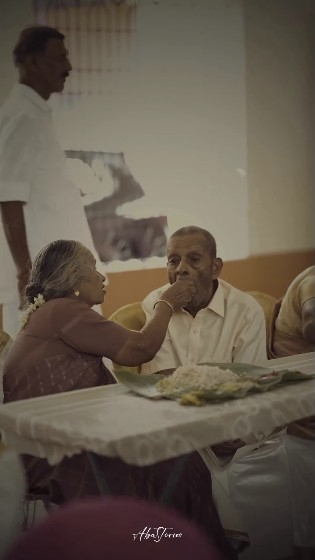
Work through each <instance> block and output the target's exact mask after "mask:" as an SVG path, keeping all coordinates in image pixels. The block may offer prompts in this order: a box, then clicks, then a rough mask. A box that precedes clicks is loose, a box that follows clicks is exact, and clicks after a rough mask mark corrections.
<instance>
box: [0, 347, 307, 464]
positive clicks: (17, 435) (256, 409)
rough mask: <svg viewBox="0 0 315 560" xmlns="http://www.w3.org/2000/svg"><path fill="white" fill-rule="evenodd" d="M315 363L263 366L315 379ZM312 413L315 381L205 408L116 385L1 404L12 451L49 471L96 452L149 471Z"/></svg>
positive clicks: (0, 419)
mask: <svg viewBox="0 0 315 560" xmlns="http://www.w3.org/2000/svg"><path fill="white" fill-rule="evenodd" d="M314 359H315V353H309V354H301V355H299V356H291V357H289V358H281V359H279V360H269V361H268V362H265V363H264V364H260V365H265V366H269V367H273V368H274V369H299V370H300V371H303V372H306V373H314V372H315V361H314ZM312 414H315V401H314V381H313V380H310V381H304V382H301V383H294V384H292V385H288V386H286V387H281V388H278V389H275V390H273V391H270V392H267V393H264V394H256V395H252V396H248V397H245V398H243V399H237V400H230V401H226V402H223V403H222V404H207V405H205V406H203V407H200V408H199V407H184V406H182V405H180V404H179V403H178V402H175V401H170V400H160V401H151V400H149V399H146V398H143V397H140V396H137V395H135V394H133V393H131V392H130V391H129V390H128V389H127V388H126V387H124V386H123V385H111V386H105V387H96V388H91V389H85V390H81V391H72V392H69V393H61V394H56V395H49V396H47V397H39V398H36V399H28V400H23V401H18V402H14V403H8V404H5V405H2V406H0V429H1V431H2V434H3V437H4V441H5V442H6V444H7V446H8V447H12V448H14V449H15V450H17V451H19V452H20V453H30V454H32V455H35V456H38V457H45V458H47V459H48V461H49V462H50V464H55V463H57V462H59V461H60V460H61V459H62V458H63V457H64V456H71V455H73V454H75V453H80V452H81V451H94V452H95V453H98V454H101V455H107V456H109V457H120V458H121V459H123V460H124V461H125V462H126V463H130V464H136V465H140V466H144V465H150V464H153V463H156V462H158V461H161V460H163V459H169V458H172V457H176V456H178V455H182V454H184V453H188V452H190V451H194V450H196V449H201V448H203V447H205V446H207V445H211V444H215V443H219V442H222V441H226V440H229V439H236V438H241V439H243V440H245V441H249V440H250V439H251V436H252V435H253V434H255V436H256V437H257V436H258V437H259V436H261V437H264V436H266V435H267V434H269V433H270V432H271V431H272V430H273V429H274V428H276V427H278V426H281V425H283V424H287V423H288V422H292V421H294V420H298V419H300V418H303V417H305V416H310V415H312Z"/></svg>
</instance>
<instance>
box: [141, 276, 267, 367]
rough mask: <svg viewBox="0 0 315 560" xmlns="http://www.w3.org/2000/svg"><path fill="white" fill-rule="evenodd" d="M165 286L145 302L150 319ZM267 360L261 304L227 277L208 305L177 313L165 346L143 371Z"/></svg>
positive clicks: (170, 324)
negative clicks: (229, 282)
mask: <svg viewBox="0 0 315 560" xmlns="http://www.w3.org/2000/svg"><path fill="white" fill-rule="evenodd" d="M164 290H165V286H163V287H162V288H159V289H158V290H155V291H154V292H151V293H150V294H149V295H148V296H147V297H146V298H145V299H144V301H143V309H144V311H145V314H146V317H147V320H148V319H149V318H150V317H151V314H152V312H153V305H154V303H155V302H156V301H157V300H158V299H159V298H160V296H161V293H162V292H163V291H164ZM266 359H267V355H266V326H265V317H264V312H263V310H262V308H261V306H260V305H259V304H258V303H257V302H256V301H255V300H254V298H253V297H251V296H250V295H248V294H246V293H244V292H242V291H240V290H238V289H237V288H234V287H233V286H231V285H230V284H228V283H227V282H225V281H224V280H218V287H217V289H216V292H215V294H214V296H213V298H212V299H211V301H210V303H209V304H208V306H207V307H206V308H204V309H201V310H200V311H198V313H197V314H196V316H195V317H192V316H191V315H190V314H189V313H188V312H187V311H185V310H183V311H181V312H177V313H175V314H174V315H173V317H172V318H171V320H170V322H169V326H168V330H167V333H166V337H165V340H164V342H163V345H162V347H161V348H160V350H159V351H158V352H157V354H156V356H155V357H154V358H153V360H151V361H150V362H148V363H146V364H143V365H142V366H141V373H155V372H157V371H161V370H164V369H171V368H177V367H178V366H180V365H190V364H202V363H211V362H243V363H255V362H261V361H263V360H266Z"/></svg>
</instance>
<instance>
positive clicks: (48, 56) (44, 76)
mask: <svg viewBox="0 0 315 560" xmlns="http://www.w3.org/2000/svg"><path fill="white" fill-rule="evenodd" d="M34 62H35V64H36V70H37V75H38V79H39V80H40V82H41V84H42V85H43V86H44V88H45V91H46V92H47V95H48V96H49V95H50V94H51V93H56V92H61V91H62V90H63V88H64V86H65V81H66V78H67V76H69V74H70V71H71V69H72V66H71V64H70V61H69V58H68V51H67V49H66V47H65V45H64V42H63V40H62V39H49V40H48V41H47V43H46V48H45V50H44V51H43V52H39V53H36V54H35V55H34Z"/></svg>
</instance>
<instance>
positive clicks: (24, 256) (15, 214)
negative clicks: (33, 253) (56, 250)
mask: <svg viewBox="0 0 315 560" xmlns="http://www.w3.org/2000/svg"><path fill="white" fill-rule="evenodd" d="M23 206H24V203H23V202H20V201H8V202H1V204H0V208H1V215H2V224H3V230H4V233H5V236H6V239H7V242H8V245H9V249H10V252H11V255H12V259H13V261H14V264H15V266H16V270H17V274H16V276H17V281H18V293H19V297H20V308H21V304H22V299H23V297H24V293H25V286H26V284H27V281H28V276H29V271H30V270H31V258H30V252H29V248H28V244H27V236H26V229H25V220H24V210H23Z"/></svg>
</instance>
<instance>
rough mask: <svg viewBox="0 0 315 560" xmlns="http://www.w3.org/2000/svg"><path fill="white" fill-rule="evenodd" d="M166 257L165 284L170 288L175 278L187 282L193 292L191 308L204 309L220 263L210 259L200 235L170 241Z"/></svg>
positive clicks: (207, 247) (194, 234) (220, 265)
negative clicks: (192, 284)
mask: <svg viewBox="0 0 315 560" xmlns="http://www.w3.org/2000/svg"><path fill="white" fill-rule="evenodd" d="M166 255H167V272H168V279H169V283H170V284H173V283H174V282H176V281H177V280H178V279H179V278H181V279H185V278H189V279H190V280H192V281H193V283H194V285H195V286H196V289H197V292H196V294H195V295H194V296H193V298H192V302H191V306H192V308H195V309H201V308H202V307H206V306H207V304H208V302H209V301H210V299H211V297H212V294H213V280H214V279H216V278H217V277H218V276H219V274H220V271H221V268H222V262H221V259H216V258H213V257H212V255H211V254H210V248H209V246H208V244H207V240H206V239H205V238H204V236H203V235H202V233H193V234H187V235H183V236H176V237H171V238H170V239H169V241H168V244H167V249H166ZM188 307H190V306H188Z"/></svg>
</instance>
